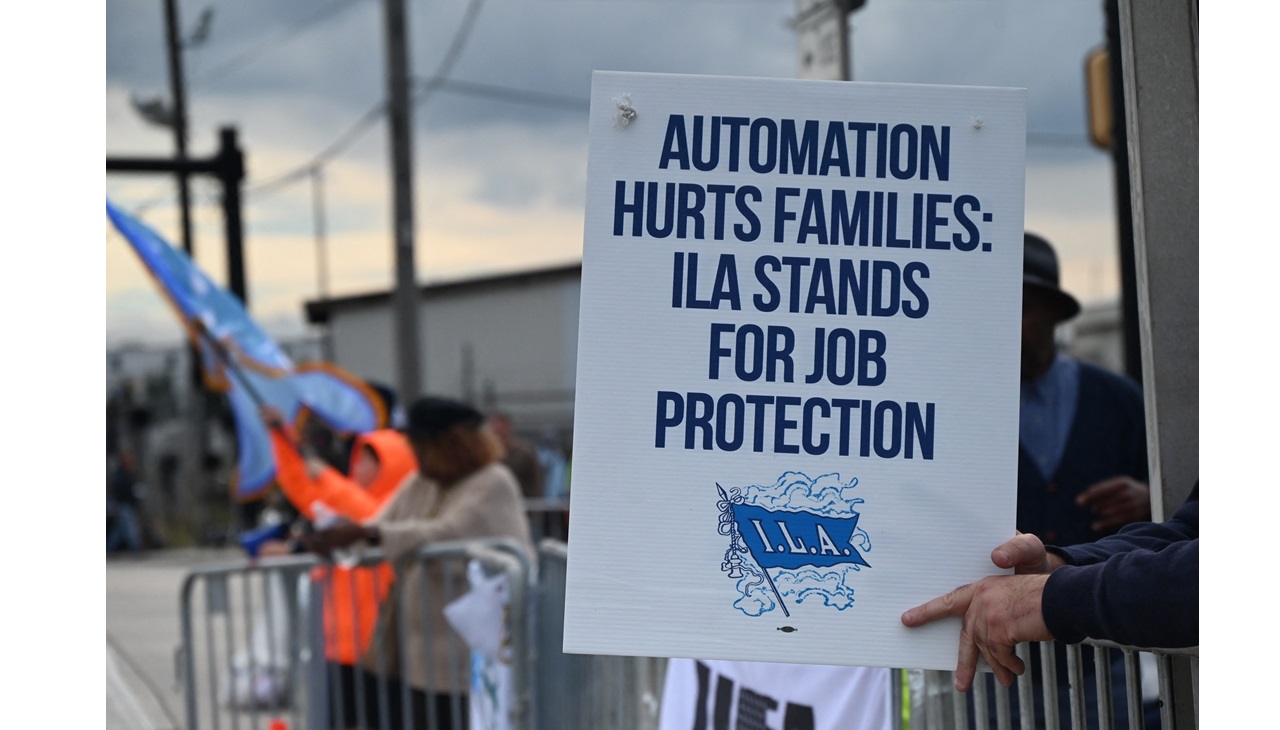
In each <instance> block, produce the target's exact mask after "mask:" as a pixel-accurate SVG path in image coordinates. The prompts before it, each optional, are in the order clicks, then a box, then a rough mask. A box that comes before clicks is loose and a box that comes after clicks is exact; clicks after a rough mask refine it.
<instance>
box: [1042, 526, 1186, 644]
mask: <svg viewBox="0 0 1280 730" xmlns="http://www.w3.org/2000/svg"><path fill="white" fill-rule="evenodd" d="M1199 566H1200V541H1199V540H1198V539H1197V540H1183V541H1181V542H1178V543H1176V544H1170V545H1168V546H1166V547H1165V548H1164V549H1162V550H1160V551H1152V550H1142V549H1139V550H1132V551H1130V552H1125V553H1120V554H1117V555H1113V556H1112V557H1110V558H1109V559H1107V560H1105V561H1103V562H1098V563H1093V564H1089V565H1068V566H1065V567H1062V568H1060V569H1058V570H1055V571H1054V572H1053V573H1052V574H1051V575H1050V576H1049V580H1048V582H1047V583H1046V584H1045V589H1044V595H1043V597H1042V603H1041V609H1042V612H1043V614H1044V620H1045V625H1046V626H1047V627H1048V628H1049V631H1050V632H1052V633H1053V635H1054V637H1055V638H1057V639H1058V640H1060V641H1065V642H1068V643H1074V642H1078V641H1082V640H1084V639H1085V638H1093V639H1105V640H1109V641H1114V642H1117V643H1121V644H1129V645H1133V646H1144V647H1160V648H1176V647H1186V646H1196V645H1197V644H1199V588H1200V568H1199Z"/></svg>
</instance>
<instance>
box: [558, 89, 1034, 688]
mask: <svg viewBox="0 0 1280 730" xmlns="http://www.w3.org/2000/svg"><path fill="white" fill-rule="evenodd" d="M1025 139H1026V112H1025V92H1024V90H1021V89H1001V88H968V87H945V86H922V85H898V84H868V83H848V82H828V81H798V80H779V79H748V78H729V77H704V76H676V75H660V74H634V73H613V72H597V73H596V74H595V75H594V78H593V82H592V94H591V121H590V152H589V162H588V186H587V187H588V190H587V208H586V222H585V231H584V252H583V267H582V268H583V273H582V301H581V320H580V330H579V344H578V370H577V394H576V411H575V422H574V449H573V483H572V492H571V514H572V519H571V522H570V540H569V562H568V584H567V596H566V602H567V603H566V610H565V642H564V646H565V650H566V651H569V652H576V653H596V654H622V655H644V656H680V657H694V658H709V659H737V660H751V661H774V662H793V663H811V664H835V665H863V666H895V667H915V668H932V669H949V668H953V667H954V666H955V661H956V646H957V640H958V632H959V621H958V620H949V621H945V622H941V623H939V624H936V625H932V626H928V627H923V628H919V629H911V630H909V629H906V628H904V627H903V626H902V625H901V623H900V618H899V617H900V615H901V614H902V612H903V611H904V610H906V609H907V608H910V607H912V606H914V605H917V604H919V603H921V602H923V601H925V600H927V599H929V598H932V597H933V596H936V595H940V594H942V593H945V592H946V591H948V590H951V589H952V588H954V587H956V586H957V585H960V584H962V583H966V582H969V581H971V580H975V579H978V578H981V577H983V576H986V575H993V574H998V573H1000V572H1001V571H1000V570H999V569H997V568H995V567H994V566H993V565H992V564H991V561H990V553H991V550H992V548H994V547H995V546H996V545H998V544H1000V543H1001V542H1003V541H1004V540H1005V539H1007V538H1009V537H1010V536H1011V535H1013V533H1014V515H1015V497H1016V487H1015V478H1016V468H1017V443H1018V433H1017V429H1018V400H1017V399H1018V371H1019V337H1020V314H1021V295H1022V287H1021V271H1022V233H1023V184H1024V158H1025Z"/></svg>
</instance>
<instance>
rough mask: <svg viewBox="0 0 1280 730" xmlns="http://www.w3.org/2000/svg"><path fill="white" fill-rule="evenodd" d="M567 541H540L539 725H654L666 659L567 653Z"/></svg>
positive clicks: (571, 728) (625, 728)
mask: <svg viewBox="0 0 1280 730" xmlns="http://www.w3.org/2000/svg"><path fill="white" fill-rule="evenodd" d="M567 558H568V546H567V545H566V544H565V543H563V542H560V541H557V540H543V541H542V542H541V543H540V544H539V546H538V599H537V603H536V611H537V615H538V619H539V620H538V627H539V628H538V635H537V662H538V672H537V680H536V682H535V684H534V687H535V690H536V694H537V696H538V713H537V727H538V728H539V729H540V730H579V729H581V730H598V729H602V728H616V729H618V730H655V729H656V728H657V727H658V710H659V701H660V698H661V696H662V684H663V679H664V677H665V674H666V663H667V660H666V659H659V658H653V657H619V656H587V655H580V654H565V653H564V651H563V650H562V647H563V644H564V590H565V568H566V560H567Z"/></svg>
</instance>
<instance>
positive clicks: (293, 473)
mask: <svg viewBox="0 0 1280 730" xmlns="http://www.w3.org/2000/svg"><path fill="white" fill-rule="evenodd" d="M269 432H270V434H271V450H272V453H273V454H274V456H275V460H276V484H278V485H280V491H281V492H283V493H284V496H285V498H286V499H288V500H289V502H290V503H291V504H292V505H293V506H294V507H295V508H297V510H298V511H299V512H301V513H302V515H303V516H304V517H306V518H307V519H308V520H310V519H312V518H313V517H314V515H312V513H311V503H312V502H314V501H315V500H316V496H317V495H316V486H315V483H314V482H312V481H311V477H310V476H309V475H308V474H307V465H306V462H305V461H304V460H303V458H302V455H301V454H299V453H298V451H297V449H295V448H294V446H293V444H292V443H291V442H290V441H289V440H288V439H286V438H285V437H284V435H283V434H281V433H280V432H279V431H277V430H275V429H270V431H269Z"/></svg>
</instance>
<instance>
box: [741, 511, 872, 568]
mask: <svg viewBox="0 0 1280 730" xmlns="http://www.w3.org/2000/svg"><path fill="white" fill-rule="evenodd" d="M732 509H733V519H734V521H735V522H736V523H737V525H738V534H739V535H740V536H741V537H742V541H743V542H744V543H746V545H747V550H749V551H750V552H751V557H752V558H754V559H755V561H756V564H757V565H759V566H760V567H761V568H786V569H788V570H795V569H796V568H799V567H801V566H804V565H812V566H815V567H818V568H829V567H831V566H834V565H841V564H845V563H853V564H856V565H866V566H867V567H870V565H869V564H868V563H867V561H866V559H865V558H863V557H862V554H861V553H859V552H858V550H857V548H855V547H854V546H853V543H852V540H851V538H852V537H853V533H854V532H855V531H856V530H857V529H858V513H857V512H854V513H853V516H852V517H829V516H825V515H819V514H814V513H812V512H783V511H772V510H767V509H765V508H763V507H756V506H754V505H746V504H735V505H732Z"/></svg>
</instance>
